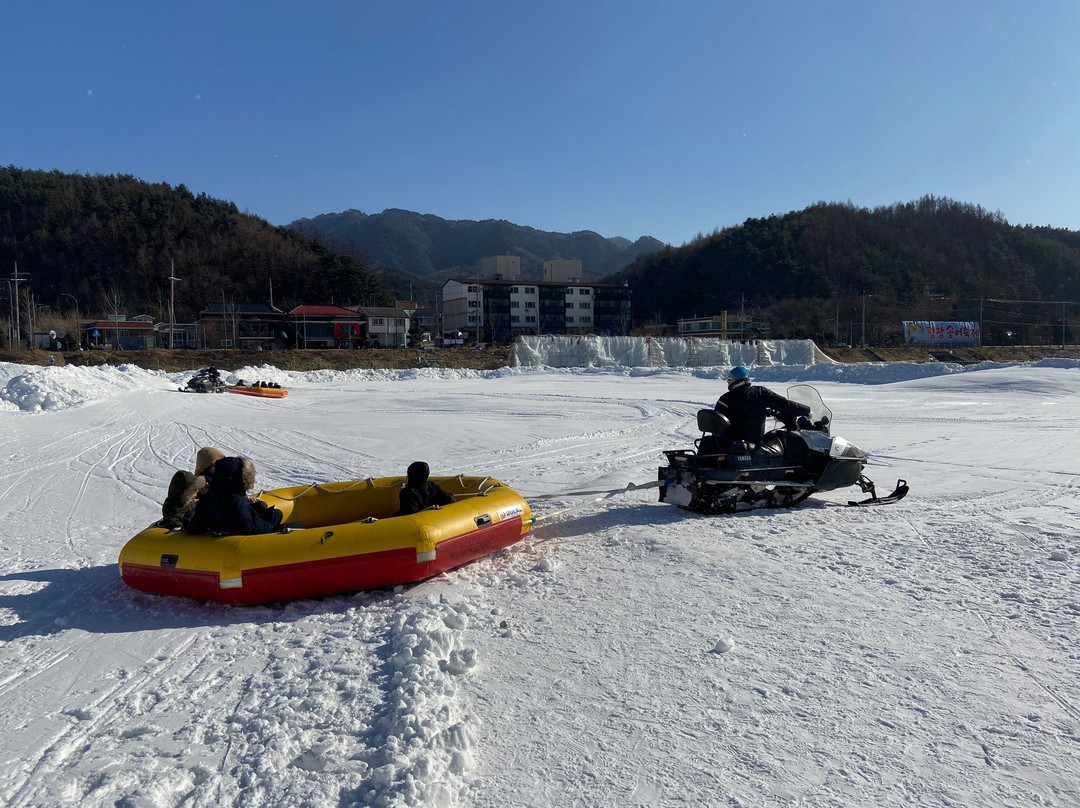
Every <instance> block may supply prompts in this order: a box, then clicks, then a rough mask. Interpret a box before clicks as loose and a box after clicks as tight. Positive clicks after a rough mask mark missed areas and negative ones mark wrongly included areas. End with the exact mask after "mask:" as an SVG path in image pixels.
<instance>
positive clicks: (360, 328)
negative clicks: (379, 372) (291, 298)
mask: <svg viewBox="0 0 1080 808" xmlns="http://www.w3.org/2000/svg"><path fill="white" fill-rule="evenodd" d="M287 316H288V319H289V324H290V325H291V326H292V327H293V330H294V331H295V332H296V347H298V348H360V347H363V345H364V339H365V337H366V336H367V319H366V318H365V317H364V316H363V315H362V314H358V313H357V312H355V311H353V310H352V309H343V308H342V307H341V306H297V307H296V308H295V309H293V310H292V311H290V312H289V313H288V315H287Z"/></svg>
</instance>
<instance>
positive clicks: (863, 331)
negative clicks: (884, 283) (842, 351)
mask: <svg viewBox="0 0 1080 808" xmlns="http://www.w3.org/2000/svg"><path fill="white" fill-rule="evenodd" d="M859 347H860V348H865V347H866V292H863V294H862V341H861V342H860V344H859Z"/></svg>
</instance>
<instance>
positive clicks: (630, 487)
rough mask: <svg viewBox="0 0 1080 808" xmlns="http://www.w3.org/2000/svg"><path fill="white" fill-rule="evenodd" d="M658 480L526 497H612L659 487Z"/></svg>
mask: <svg viewBox="0 0 1080 808" xmlns="http://www.w3.org/2000/svg"><path fill="white" fill-rule="evenodd" d="M659 487H660V480H653V481H652V482H651V483H627V484H626V487H625V488H612V489H609V490H605V491H564V492H563V493H561V494H541V495H540V496H537V497H526V499H560V498H562V497H592V496H596V495H597V494H606V495H607V496H605V497H603V499H607V498H608V497H613V496H615V495H616V494H625V493H626V492H627V491H643V490H645V489H646V488H659Z"/></svg>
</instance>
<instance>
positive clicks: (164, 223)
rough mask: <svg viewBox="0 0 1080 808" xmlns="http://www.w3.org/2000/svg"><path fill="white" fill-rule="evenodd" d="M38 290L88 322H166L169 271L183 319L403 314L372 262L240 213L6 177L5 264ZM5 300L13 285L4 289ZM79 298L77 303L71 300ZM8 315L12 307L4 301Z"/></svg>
mask: <svg viewBox="0 0 1080 808" xmlns="http://www.w3.org/2000/svg"><path fill="white" fill-rule="evenodd" d="M16 262H17V263H18V272H19V277H20V278H21V279H22V280H24V281H28V283H25V284H21V285H20V292H23V291H24V290H29V292H30V293H32V295H33V297H34V300H35V302H36V303H37V304H39V305H40V304H46V305H52V306H57V307H61V308H64V309H68V308H70V307H71V306H72V300H71V298H72V297H73V298H75V299H76V300H77V301H78V303H79V308H80V309H81V311H82V313H83V314H84V316H85V315H87V314H90V313H97V314H102V313H104V312H106V311H108V303H107V301H108V299H109V298H112V302H113V303H114V304H115V303H116V302H118V301H117V296H119V297H121V298H122V301H123V305H122V306H119V309H120V311H122V312H124V313H127V314H129V315H135V314H150V315H153V316H156V317H159V318H161V319H166V318H167V311H168V300H169V287H170V283H169V281H168V278H169V275H170V272H172V271H174V272H175V276H176V277H178V278H180V279H181V280H180V282H178V283H176V317H177V319H178V320H187V319H190V318H192V317H193V316H194V315H195V314H196V313H197V312H198V311H199V310H200V309H202V308H204V307H205V306H206V304H207V303H208V302H211V301H221V300H222V299H223V298H224V299H226V300H228V301H230V302H231V303H241V302H249V301H260V302H262V301H267V300H268V299H269V297H270V287H271V282H272V284H273V299H274V304H275V305H276V306H277V307H278V308H282V309H285V310H288V308H290V307H292V306H294V305H296V304H298V303H301V302H304V303H324V302H334V303H338V304H340V305H350V304H357V303H368V304H374V305H393V300H394V296H393V293H392V291H391V290H390V288H389V287H388V286H387V285H386V284H385V283H384V282H383V281H381V280H380V279H379V278H378V277H376V276H375V275H374V274H373V273H372V272H371V271H370V270H369V269H368V268H367V267H366V266H365V265H364V263H363V262H362V261H360V260H358V259H356V258H354V257H349V256H346V255H344V254H342V253H336V252H334V251H333V250H331V249H329V248H328V247H326V246H325V245H321V244H318V243H314V242H313V241H312V240H310V239H308V238H305V237H304V236H303V235H301V234H300V233H298V232H296V231H295V230H293V229H290V228H286V227H274V226H272V225H270V224H268V223H267V222H266V221H265V220H263V219H260V218H258V217H256V216H251V215H248V214H244V213H241V212H240V211H238V210H237V208H236V205H235V204H233V203H231V202H223V201H220V200H217V199H211V198H210V197H208V196H206V195H205V194H198V195H196V194H193V193H191V192H190V191H189V190H188V189H187V188H185V187H184V186H183V185H179V186H176V187H175V188H173V187H171V186H169V185H167V184H164V183H161V184H149V183H146V182H142V181H140V180H137V179H135V178H134V177H130V176H123V175H120V176H100V175H97V176H87V175H81V174H62V173H60V172H55V171H53V172H44V171H29V170H23V169H19V168H15V167H12V166H9V167H7V168H0V266H3V267H4V268H5V275H7V274H8V273H14V271H15V264H16ZM4 293H5V295H6V287H4ZM65 295H70V296H71V297H65ZM4 302H5V311H6V310H7V309H6V307H7V305H8V303H7V301H6V300H5V301H4Z"/></svg>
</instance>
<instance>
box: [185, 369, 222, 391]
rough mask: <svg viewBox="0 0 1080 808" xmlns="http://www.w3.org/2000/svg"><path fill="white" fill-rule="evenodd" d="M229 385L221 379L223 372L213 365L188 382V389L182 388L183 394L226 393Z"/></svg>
mask: <svg viewBox="0 0 1080 808" xmlns="http://www.w3.org/2000/svg"><path fill="white" fill-rule="evenodd" d="M228 387H229V385H227V384H225V382H224V381H222V379H221V372H220V371H219V370H218V369H217V368H216V367H214V366H213V365H211V366H210V367H208V368H203V369H202V370H200V371H198V372H197V373H196V374H195V375H194V376H192V377H191V378H190V379H188V381H187V386H186V387H181V388H180V392H182V393H224V392H225V390H226V389H228Z"/></svg>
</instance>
